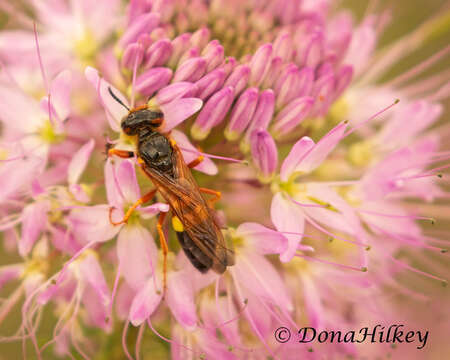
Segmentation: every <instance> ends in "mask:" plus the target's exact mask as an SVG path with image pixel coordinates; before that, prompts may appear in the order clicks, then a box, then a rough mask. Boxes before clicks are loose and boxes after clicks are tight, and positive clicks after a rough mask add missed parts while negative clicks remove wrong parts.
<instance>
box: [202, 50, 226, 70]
mask: <svg viewBox="0 0 450 360" xmlns="http://www.w3.org/2000/svg"><path fill="white" fill-rule="evenodd" d="M202 55H203V57H204V58H205V60H206V62H207V64H208V65H207V68H206V71H207V72H209V71H211V70H213V69H215V68H216V67H217V66H219V65H220V64H221V63H222V62H223V55H224V49H223V46H222V45H216V46H213V47H210V48H209V49H208V47H206V48H205V51H203V53H202Z"/></svg>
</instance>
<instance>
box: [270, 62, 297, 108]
mask: <svg viewBox="0 0 450 360" xmlns="http://www.w3.org/2000/svg"><path fill="white" fill-rule="evenodd" d="M299 84H300V71H299V69H298V67H297V66H296V65H295V64H289V65H287V66H286V67H285V69H284V71H283V72H282V73H281V76H280V78H279V79H278V81H277V82H276V83H275V88H274V90H275V93H276V94H277V102H276V108H277V109H280V108H281V107H283V106H284V105H285V104H287V103H288V102H289V101H291V100H292V99H293V98H295V97H297V94H298V92H299V88H298V86H299Z"/></svg>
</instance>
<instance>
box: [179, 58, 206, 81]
mask: <svg viewBox="0 0 450 360" xmlns="http://www.w3.org/2000/svg"><path fill="white" fill-rule="evenodd" d="M206 65H207V63H206V60H205V59H204V58H202V57H196V58H192V59H189V60H186V61H185V62H184V63H183V64H181V66H180V67H179V68H178V69H177V71H176V73H175V75H174V77H173V81H174V82H177V81H192V82H194V81H197V80H199V79H200V78H201V77H202V76H203V74H204V73H205V70H206Z"/></svg>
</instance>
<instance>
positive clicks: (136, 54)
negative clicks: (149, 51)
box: [122, 43, 144, 70]
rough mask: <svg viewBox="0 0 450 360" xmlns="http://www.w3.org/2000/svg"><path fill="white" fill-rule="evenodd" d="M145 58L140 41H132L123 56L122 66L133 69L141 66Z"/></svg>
mask: <svg viewBox="0 0 450 360" xmlns="http://www.w3.org/2000/svg"><path fill="white" fill-rule="evenodd" d="M143 58H144V49H143V46H142V45H141V44H139V43H132V44H129V45H128V46H127V48H126V49H125V51H124V53H123V56H122V67H124V68H127V69H129V70H133V69H134V67H135V66H136V67H137V66H139V65H140V64H141V62H142V59H143Z"/></svg>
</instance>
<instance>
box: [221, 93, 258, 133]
mask: <svg viewBox="0 0 450 360" xmlns="http://www.w3.org/2000/svg"><path fill="white" fill-rule="evenodd" d="M257 102H258V89H257V88H254V87H252V88H248V89H247V90H245V91H244V92H243V93H242V95H241V96H239V99H238V100H237V102H236V104H235V105H234V107H233V111H232V112H231V118H230V122H229V123H228V126H227V128H226V130H225V137H226V138H227V139H228V140H230V141H232V140H236V139H237V138H238V137H239V135H240V134H242V133H243V132H244V130H245V129H246V128H247V126H248V124H249V122H250V120H251V119H252V116H253V113H254V112H255V108H256V104H257Z"/></svg>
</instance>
